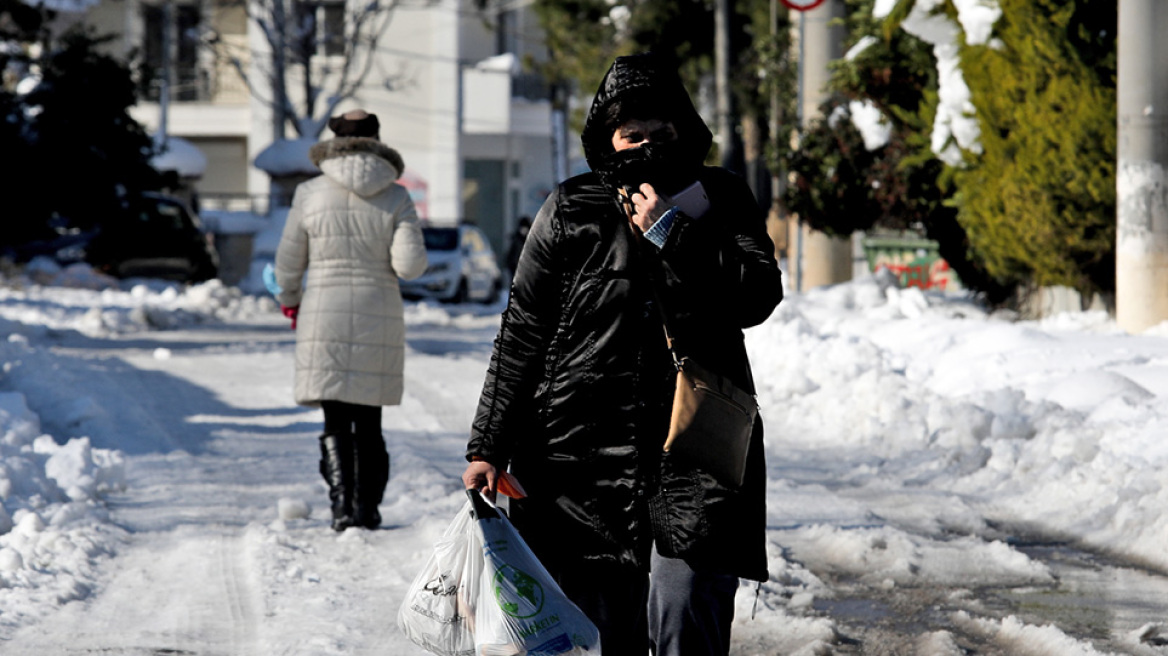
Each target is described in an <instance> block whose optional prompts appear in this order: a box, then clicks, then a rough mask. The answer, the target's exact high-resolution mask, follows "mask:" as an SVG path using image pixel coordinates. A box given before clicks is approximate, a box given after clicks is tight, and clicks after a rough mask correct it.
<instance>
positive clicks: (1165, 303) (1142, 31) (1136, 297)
mask: <svg viewBox="0 0 1168 656" xmlns="http://www.w3.org/2000/svg"><path fill="white" fill-rule="evenodd" d="M1165 34H1168V3H1164V2H1163V1H1162V0H1120V1H1119V34H1118V35H1117V36H1118V38H1117V42H1118V50H1119V66H1118V67H1119V70H1118V74H1119V76H1118V94H1117V95H1118V108H1117V109H1118V111H1117V118H1118V126H1117V129H1118V140H1119V143H1118V153H1117V157H1118V161H1117V163H1116V164H1117V166H1116V267H1115V309H1116V321H1117V322H1118V323H1119V326H1120V327H1121V328H1123V329H1124V330H1127V331H1129V332H1133V333H1134V332H1142V331H1143V330H1145V329H1147V328H1149V327H1151V326H1154V325H1156V324H1158V323H1160V322H1163V321H1168V40H1165V39H1164V35H1165Z"/></svg>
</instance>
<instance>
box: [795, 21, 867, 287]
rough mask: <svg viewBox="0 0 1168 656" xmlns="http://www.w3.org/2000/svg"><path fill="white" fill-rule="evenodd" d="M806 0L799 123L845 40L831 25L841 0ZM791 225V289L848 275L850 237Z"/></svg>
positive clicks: (815, 110)
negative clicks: (834, 235) (793, 245)
mask: <svg viewBox="0 0 1168 656" xmlns="http://www.w3.org/2000/svg"><path fill="white" fill-rule="evenodd" d="M804 1H805V2H806V0H804ZM786 2H788V3H790V2H791V0H786ZM806 4H807V5H808V6H809V7H810V8H809V9H806V10H805V11H801V12H800V16H799V55H800V58H799V73H800V74H799V119H800V124H801V126H802V127H803V128H806V127H807V125H808V124H809V122H810V121H811V119H812V117H816V116H818V115H819V106H820V104H821V103H822V102H823V100H824V99H825V98H826V95H827V94H826V92H825V90H824V89H825V87H826V86H827V83H828V81H829V80H830V78H831V73H830V71H829V70H828V63H830V62H831V61H832V60H834V59H839V58H840V57H842V56H843V41H844V30H843V27H842V26H839V25H832V24H831V23H832V21H833V20H834V19H836V18H842V17H843V16H844V3H843V0H827V1H826V2H823V3H822V4H820V3H815V2H806ZM791 227H792V230H794V231H795V233H796V234H795V235H794V236H793V238H792V239H791V242H792V243H794V244H795V254H794V258H790V257H789V258H788V265H787V266H788V267H790V268H792V269H794V270H795V273H796V275H795V280H794V283H795V285H794V287H795V290H796V291H806V290H808V289H811V288H813V287H820V286H823V285H833V284H836V283H841V282H847V281H848V280H851V279H852V240H851V239H840V238H836V237H829V236H828V235H827V234H825V233H822V232H819V231H816V230H812V229H811V227H810V226H809V225H808V224H806V223H804V222H803V221H802V220H800V221H799V223H797V224H795V225H792V226H791ZM792 259H793V260H794V261H791V260H792Z"/></svg>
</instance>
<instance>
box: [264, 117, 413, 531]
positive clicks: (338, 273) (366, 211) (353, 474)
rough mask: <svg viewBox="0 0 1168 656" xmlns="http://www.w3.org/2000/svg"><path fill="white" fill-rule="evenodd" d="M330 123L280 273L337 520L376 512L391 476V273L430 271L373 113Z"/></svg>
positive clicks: (301, 384)
mask: <svg viewBox="0 0 1168 656" xmlns="http://www.w3.org/2000/svg"><path fill="white" fill-rule="evenodd" d="M329 128H330V129H331V130H332V131H333V132H334V133H335V134H336V138H335V139H331V140H328V141H322V142H321V143H318V144H316V145H315V146H313V147H312V149H311V150H310V151H309V157H310V158H311V159H312V162H313V163H314V164H315V165H316V166H317V167H319V168H320V170H321V172H322V173H323V174H324V175H321V176H319V177H316V178H313V179H312V180H309V181H308V182H304V183H302V184H301V185H300V186H299V187H297V188H296V194H295V196H294V197H293V200H292V208H291V210H290V211H289V213H288V220H287V223H286V224H285V226H284V233H283V236H282V237H281V239H280V246H279V248H278V250H277V251H276V267H275V269H276V271H275V273H276V282H277V284H278V285H279V287H280V293H279V294H278V295H277V297H276V298H277V300H278V301H279V302H280V305H281V307H282V308H283V310H284V313H285V315H287V316H288V317H290V318H291V319H292V326H293V328H295V329H296V383H295V398H296V402H297V403H299V404H301V405H306V406H313V407H315V406H319V407H321V408H322V409H323V410H324V432H323V434H322V435H321V437H320V446H321V460H320V472H321V475H322V476H324V479H325V481H326V482H327V483H328V486H329V498H330V500H331V501H332V512H333V521H332V527H333V529H335V530H337V531H343V530H345V529H346V528H348V527H350V526H361V527H365V528H377V527H378V526H380V524H381V514H380V513H379V512H378V509H377V506H378V505H379V504H380V503H381V498H382V495H383V494H384V492H385V485H386V483H387V482H388V480H389V455H388V453H387V452H386V450H385V440H384V438H383V437H382V435H381V407H382V406H386V405H398V404H399V403H401V397H402V369H403V365H404V353H405V323H404V321H403V319H402V314H403V308H402V299H401V290H400V289H399V287H398V279H399V278H400V279H406V280H408V279H411V278H416V277H418V276H419V275H421V274H422V272H423V271H425V269H426V249H425V245H424V243H423V240H422V230H421V228H420V227H419V225H418V216H417V212H416V211H415V209H414V204H413V202H412V201H411V200H410V196H409V193H408V192H407V191H406V189H405V188H404V187H402V186H401V185H399V184H396V181H397V179H398V177H400V176H401V173H402V169H403V163H402V158H401V156H400V155H399V154H398V153H397V151H395V150H394V149H392V148H390V147H389V146H386V145H385V144H383V143H381V141H380V140H379V136H378V132H379V124H378V121H377V117H376V116H375V115H373V114H367V113H366V112H364V111H362V110H355V111H352V112H348V113H346V114H344V115H342V116H338V117H334V118H332V119H331V120H330V121H329ZM306 271H307V274H308V275H307V277H305V275H304V274H305V272H306ZM302 280H303V281H304V282H303V285H302Z"/></svg>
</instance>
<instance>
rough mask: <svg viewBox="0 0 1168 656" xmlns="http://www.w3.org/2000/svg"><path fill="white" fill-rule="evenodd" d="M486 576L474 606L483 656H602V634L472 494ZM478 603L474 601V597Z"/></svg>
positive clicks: (502, 520)
mask: <svg viewBox="0 0 1168 656" xmlns="http://www.w3.org/2000/svg"><path fill="white" fill-rule="evenodd" d="M467 494H468V495H469V496H470V501H471V505H472V507H473V509H474V514H475V517H476V518H477V521H476V525H477V528H478V530H479V532H480V536H479V537H480V539H479V540H478V541H477V542H478V546H479V547H480V549H481V552H480V558H481V560H482V561H483V563H484V565H483V571H482V578H481V581H480V584H479V586H478V590H477V591H475V592H476V593H477V598H476V602H475V604H474V620H473V621H474V624H473V629H472V630H473V631H474V642H475V653H476V654H477V655H478V656H527V655H529V656H585V655H587V656H599V655H600V653H601V652H600V631H599V630H598V629H597V628H596V625H595V624H593V623H592V621H591V620H589V619H588V617H587V616H586V615H584V612H583V611H581V610H580V609H579V608H578V607H577V606H576V605H575V604H573V603H572V602H571V601H569V600H568V598H567V597H566V596H565V595H564V592H563V591H562V590H560V586H559V585H557V584H556V582H555V580H554V579H552V577H551V575H550V574H549V573H548V571H547V569H545V568H544V566H543V564H542V563H540V562H539V559H537V558H536V557H535V554H534V553H533V552H532V551H531V548H530V547H528V546H527V543H526V542H524V541H523V538H521V537H519V532H518V531H516V530H515V527H514V526H512V525H511V522H510V521H508V519H507V517H506V516H505V515H503V514H502V513H500V512H498V511H497V510H496V509H495V507H494V505H492V504H491V503H490V502H489V501H487V500H486V499H485V498H483V496H482V495H481V494H479V493H478V492H476V491H473V490H468V491H467ZM472 598H474V597H472Z"/></svg>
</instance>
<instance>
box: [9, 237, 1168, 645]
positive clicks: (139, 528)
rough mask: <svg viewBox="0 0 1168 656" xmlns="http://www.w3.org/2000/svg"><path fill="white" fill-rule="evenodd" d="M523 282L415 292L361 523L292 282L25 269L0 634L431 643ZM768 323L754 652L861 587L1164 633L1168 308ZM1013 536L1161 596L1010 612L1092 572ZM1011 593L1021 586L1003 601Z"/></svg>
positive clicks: (840, 312)
mask: <svg viewBox="0 0 1168 656" xmlns="http://www.w3.org/2000/svg"><path fill="white" fill-rule="evenodd" d="M259 241H260V243H261V244H262V243H265V242H264V240H263V239H261V240H259ZM261 251H262V248H261ZM247 286H248V285H247V284H245V285H244V287H247ZM503 302H505V301H500V303H496V304H494V305H488V306H479V305H445V306H444V305H437V304H433V303H428V302H417V303H408V304H407V313H406V324H407V343H408V350H407V357H406V381H405V387H406V393H405V397H404V400H403V403H402V405H401V406H397V407H392V408H387V409H386V410H385V413H384V416H383V432H384V434H385V436H386V441H387V444H388V448H389V451H390V455H391V459H392V466H391V468H392V474H391V479H390V483H389V487H388V489H387V493H386V498H385V500H384V502H383V504H382V506H381V513H382V516H383V517H384V525H383V529H382V530H378V531H363V530H360V529H351V530H349V531H346V532H344V533H341V534H338V533H335V532H334V531H332V530H331V529H330V528H329V526H328V522H329V510H328V506H327V498H326V493H325V486H324V483H323V481H322V480H321V479H320V477H319V475H318V474H317V471H316V467H317V459H318V457H319V455H318V445H317V440H316V437H317V436H318V435H319V432H320V426H321V421H322V416H321V414H320V413H319V411H317V410H314V409H310V408H303V407H298V406H296V405H295V404H294V402H293V400H292V367H293V365H292V349H293V344H294V342H293V333H292V332H291V331H290V330H289V328H288V325H287V321H286V320H285V319H284V318H283V317H282V316H281V315H280V314H279V312H278V308H277V307H276V305H275V303H274V302H273V301H272V299H271V298H270V297H268V296H266V295H264V294H262V293H258V292H257V293H252V294H248V293H244V292H242V291H241V290H240V289H239V288H235V287H225V286H223V285H222V284H221V283H220V282H219V281H210V282H207V283H203V284H199V285H194V286H190V287H185V288H184V287H180V286H176V285H173V284H170V283H164V282H161V281H151V280H130V281H115V280H112V279H109V278H105V277H103V276H101V275H100V274H96V273H94V272H93V271H92V270H89V269H87V268H86V267H85V265H75V266H74V267H73V268H71V269H66V270H63V271H61V270H54V269H53V268H52V267H32V268H31V269H30V270H29V271H26V272H25V273H24V274H22V275H9V276H8V277H6V278H5V279H4V280H3V282H2V284H0V335H2V336H3V337H2V339H0V652H2V653H4V654H6V655H8V654H71V653H93V652H98V653H119V654H120V653H125V654H139V653H142V654H153V653H158V652H160V651H165V650H175V651H177V652H178V653H182V651H183V650H185V651H189V652H192V653H199V654H366V653H370V654H371V653H394V654H423V653H425V652H423V651H422V650H421V649H419V648H417V647H416V646H414V645H413V644H412V643H410V642H409V640H408V639H407V638H406V637H405V635H404V634H403V633H402V631H401V629H400V628H399V627H398V626H397V621H396V617H397V611H398V608H399V607H400V605H401V601H402V599H403V598H404V596H405V594H406V591H407V588H408V586H409V585H410V583H411V581H412V580H413V579H414V578H415V577H416V576H417V575H418V572H419V571H420V569H421V568H422V566H423V564H424V563H425V560H426V558H427V557H428V556H429V554H430V553H432V551H433V547H434V544H435V542H436V540H437V539H438V537H439V536H440V535H441V534H442V532H443V531H444V530H445V529H446V527H447V526H449V525H450V523H451V522H452V521H453V519H454V518H455V516H456V515H457V513H458V512H459V509H460V508H461V507H462V505H463V504H464V503H465V496H464V494H463V492H462V490H461V489H460V488H461V483H460V481H459V476H460V474H461V472H462V469H463V467H464V466H465V462H464V460H463V457H462V454H463V449H464V446H465V441H466V438H467V434H468V430H469V425H470V421H471V418H472V416H473V413H474V409H475V405H476V403H477V399H478V395H479V392H480V389H481V385H482V380H483V375H484V373H485V370H486V366H487V361H488V358H489V354H490V349H491V344H492V340H493V338H494V335H495V333H496V331H497V330H498V325H499V313H500V312H501V310H502V309H503V307H504V306H503V305H502V303H503ZM746 335H747V345H748V349H749V353H750V356H751V360H752V363H753V367H754V373H755V379H756V382H757V385H758V389H759V396H758V400H759V404H760V408H761V413H762V416H763V419H764V422H765V425H766V444H767V461H768V462H767V466H768V472H769V482H768V487H767V504H768V532H767V539H768V553H769V569H770V574H771V580H770V581H768V582H767V583H765V584H763V585H761V586H755V585H752V584H750V583H749V582H743V584H742V586H741V587H740V590H739V594H738V597H737V601H736V611H737V612H736V619H735V634H734V636H735V637H734V653H735V654H792V655H795V654H798V655H802V656H806V655H812V654H833V653H855V652H849V651H847V645H848V644H850V643H849V642H848V636H856V635H861V636H862V637H870V636H871V635H872V634H862V633H857V631H858V630H857V629H855V628H854V627H853V626H851V625H850V624H849V619H850V618H852V619H854V617H855V616H856V614H857V612H856V606H855V604H857V603H859V602H858V601H856V600H855V599H853V598H852V597H850V596H849V595H850V594H852V593H853V592H855V590H857V589H863V590H867V591H869V593H870V594H875V595H885V594H886V595H889V598H893V597H894V596H895V595H898V594H900V595H907V596H902V597H897V598H908V597H909V596H911V595H921V594H926V593H930V594H932V593H936V594H941V593H942V592H943V594H944V597H943V598H942V599H940V600H939V601H937V602H936V603H937V604H938V608H940V609H941V610H940V611H939V613H938V615H939V616H938V623H939V624H938V625H939V626H942V627H943V628H941V629H936V630H932V629H930V630H921V631H918V632H916V633H913V632H912V631H902V632H901V633H902V634H911V635H910V638H909V639H910V642H911V648H907V650H906V651H903V652H900V653H906V654H907V653H920V654H931V655H934V656H935V655H941V656H947V655H948V654H961V653H963V652H962V651H961V650H962V649H963V648H968V647H969V645H977V646H979V647H981V648H982V649H986V650H987V651H983V652H982V653H1004V654H1014V653H1018V654H1052V655H1054V654H1058V655H1059V656H1065V655H1066V654H1097V653H1129V654H1164V653H1168V651H1166V650H1165V649H1166V648H1165V647H1163V644H1164V642H1165V641H1164V640H1163V639H1162V637H1161V629H1162V628H1164V627H1163V621H1164V618H1168V615H1166V614H1164V613H1163V612H1161V611H1162V610H1163V605H1162V604H1163V603H1164V601H1165V600H1168V586H1166V585H1164V579H1163V577H1162V576H1160V575H1158V574H1156V572H1165V571H1168V550H1165V549H1164V547H1163V545H1164V544H1168V443H1166V441H1165V440H1164V439H1163V437H1164V436H1165V435H1166V434H1168V402H1166V398H1168V324H1161V325H1160V326H1157V327H1155V328H1152V329H1150V330H1148V331H1147V332H1145V333H1143V334H1140V335H1131V334H1127V333H1125V332H1123V331H1122V330H1120V329H1118V328H1117V327H1116V325H1115V323H1114V321H1113V320H1112V319H1110V318H1108V317H1107V315H1106V314H1104V313H1091V312H1087V313H1075V314H1061V315H1057V316H1053V317H1050V318H1047V319H1045V320H1041V321H1022V320H1018V318H1017V317H1016V316H1013V315H1011V314H1010V313H1007V312H997V313H988V312H986V311H985V310H984V309H983V308H981V307H979V306H978V305H976V304H975V303H973V302H972V301H971V300H970V299H969V298H968V297H967V296H965V295H963V294H962V293H956V292H947V293H938V292H923V291H922V290H919V289H915V288H910V289H900V288H899V287H897V286H896V284H895V281H894V278H892V276H891V275H886V274H883V273H882V274H878V275H875V276H867V277H864V278H861V279H858V280H855V281H853V282H850V283H846V284H841V285H836V286H832V287H826V288H820V289H816V290H812V291H810V292H807V293H803V294H789V295H788V298H787V299H785V300H784V301H783V303H782V304H781V305H780V306H779V308H778V310H776V312H775V313H774V314H773V315H772V316H771V317H770V318H769V319H768V320H767V321H766V322H765V323H763V324H762V325H760V326H758V327H755V328H752V329H750V330H748V331H747V334H746ZM1018 536H1028V539H1030V540H1031V542H1032V543H1034V544H1038V543H1041V544H1063V545H1065V544H1069V545H1073V546H1074V548H1075V549H1077V550H1079V551H1076V552H1075V553H1090V554H1096V555H1098V556H1099V557H1100V558H1104V559H1106V560H1107V562H1110V563H1119V564H1120V565H1121V566H1118V567H1111V568H1110V569H1106V570H1105V571H1106V572H1109V573H1110V574H1109V575H1111V574H1114V577H1119V578H1118V579H1117V580H1119V581H1120V583H1121V584H1122V585H1120V584H1114V585H1113V586H1112V587H1124V588H1125V589H1129V590H1144V589H1146V590H1148V596H1149V597H1151V598H1156V597H1158V598H1159V600H1160V601H1159V602H1156V603H1160V604H1161V605H1160V606H1159V609H1160V610H1159V611H1157V610H1155V608H1156V607H1155V606H1154V605H1153V606H1152V607H1151V608H1152V610H1150V611H1146V612H1145V610H1146V609H1145V610H1139V609H1137V611H1138V612H1137V611H1133V612H1116V613H1108V614H1107V616H1106V618H1104V619H1103V620H1100V622H1102V623H1103V624H1104V625H1105V626H1102V627H1096V628H1095V630H1094V635H1093V634H1092V632H1091V631H1084V630H1082V627H1081V626H1080V625H1077V624H1075V623H1074V622H1073V621H1070V620H1068V623H1066V624H1061V623H1060V620H1059V616H1058V614H1057V613H1055V614H1054V615H1051V616H1049V618H1048V619H1043V617H1042V616H1035V615H1033V613H1031V614H1030V615H1028V614H1027V613H1025V612H1021V611H1018V612H1013V610H1012V609H1015V608H1026V603H1027V602H1028V601H1029V602H1030V607H1037V606H1039V605H1041V604H1040V603H1039V602H1040V601H1042V600H1048V599H1049V598H1050V597H1052V596H1056V595H1054V594H1053V593H1052V591H1064V590H1065V588H1066V586H1067V585H1068V581H1071V580H1072V579H1071V578H1069V574H1068V572H1071V570H1068V569H1066V568H1065V567H1064V564H1060V563H1059V562H1057V559H1052V558H1049V557H1044V556H1043V555H1042V553H1043V552H1041V551H1036V550H1034V549H1028V548H1027V546H1026V544H1027V543H1026V542H1024V541H1020V540H1019V539H1018ZM1044 540H1045V541H1044ZM1097 569H1098V568H1097V567H1096V570H1097ZM1074 571H1080V570H1074ZM1083 571H1087V572H1088V574H1089V573H1090V571H1095V570H1091V568H1087V569H1086V570H1083ZM1114 577H1113V578H1114ZM930 591H932V592H930ZM987 591H989V592H987ZM991 592H992V594H991ZM1091 594H1094V595H1096V596H1105V593H1104V591H1101V590H1100V589H1099V588H1098V586H1097V587H1096V588H1093V589H1092V591H1091ZM1106 594H1111V593H1106ZM1003 595H1006V596H1009V598H1011V599H1015V600H1021V602H1022V605H1021V606H1015V607H1009V608H1006V609H1005V610H1003V608H1002V607H1001V606H1000V605H995V604H991V603H989V602H988V601H987V600H988V599H990V598H991V597H993V598H1002V596H1003ZM1116 603H1118V602H1116ZM848 604H851V605H850V606H849V605H848ZM873 612H874V611H873ZM1141 613H1142V614H1141ZM1156 613H1159V614H1158V615H1157V614H1156ZM860 614H861V615H862V614H863V613H860ZM1149 617H1151V618H1158V619H1149ZM869 619H870V618H869ZM1048 620H1049V621H1048ZM926 628H928V627H926ZM934 628H935V627H934ZM993 650H998V651H993ZM870 653H876V652H870Z"/></svg>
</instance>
